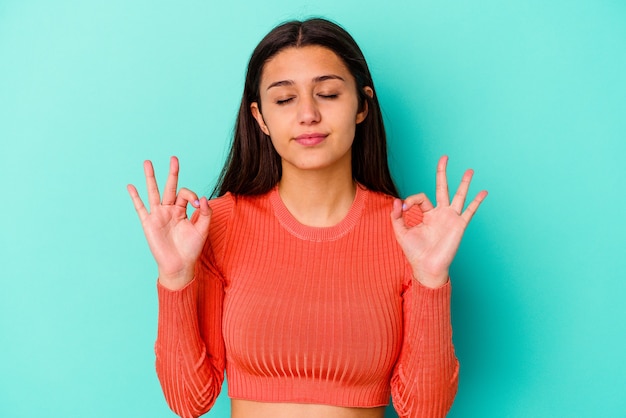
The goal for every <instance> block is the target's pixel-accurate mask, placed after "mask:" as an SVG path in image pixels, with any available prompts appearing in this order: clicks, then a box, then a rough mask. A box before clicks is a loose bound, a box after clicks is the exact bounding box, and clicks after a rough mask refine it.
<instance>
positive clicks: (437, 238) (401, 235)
mask: <svg viewBox="0 0 626 418" xmlns="http://www.w3.org/2000/svg"><path fill="white" fill-rule="evenodd" d="M447 163H448V157H446V156H443V157H441V159H440V160H439V163H438V165H437V192H436V195H437V196H436V197H437V207H434V206H433V204H432V203H431V202H430V200H428V198H427V197H426V195H425V194H423V193H420V194H417V195H413V196H410V197H408V198H406V199H405V200H404V203H402V201H400V199H396V200H395V201H394V203H393V210H392V212H391V219H392V224H393V228H394V232H395V235H396V239H397V240H398V243H399V244H400V246H401V247H402V250H403V251H404V254H405V255H406V257H407V259H408V261H409V263H410V264H411V267H412V268H413V275H414V277H415V278H416V279H417V280H419V281H420V282H421V283H422V284H423V285H425V286H427V287H438V286H441V285H443V284H445V283H446V281H447V280H448V272H449V269H450V264H451V263H452V260H453V259H454V256H455V254H456V252H457V249H458V248H459V245H460V243H461V238H462V237H463V233H464V232H465V228H466V227H467V225H468V224H469V221H470V220H471V219H472V216H474V214H475V213H476V210H477V209H478V206H479V205H480V204H481V202H482V201H483V200H484V199H485V197H486V196H487V191H485V190H483V191H481V192H479V193H478V194H477V195H476V197H475V198H474V200H472V201H471V202H470V204H469V205H468V206H467V208H466V209H465V210H463V207H464V206H465V199H466V197H467V191H468V189H469V186H470V181H471V179H472V175H473V174H474V172H473V171H472V170H467V171H466V172H465V174H464V175H463V179H462V180H461V184H460V186H459V188H458V190H457V191H456V194H455V195H454V198H453V199H452V202H450V197H449V195H448V180H447V177H446V165H447ZM413 205H417V206H418V207H419V208H420V209H421V211H422V212H423V214H424V217H423V220H422V223H420V224H418V225H416V226H413V227H408V226H407V224H406V223H405V220H404V218H403V216H402V213H403V211H406V210H408V209H409V208H411V207H412V206H413Z"/></svg>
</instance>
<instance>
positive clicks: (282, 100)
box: [276, 97, 293, 105]
mask: <svg viewBox="0 0 626 418" xmlns="http://www.w3.org/2000/svg"><path fill="white" fill-rule="evenodd" d="M292 100H293V97H289V98H288V99H281V100H276V104H277V105H284V104H287V103H289V102H290V101H292Z"/></svg>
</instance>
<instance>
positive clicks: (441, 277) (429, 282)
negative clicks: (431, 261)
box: [413, 271, 450, 289]
mask: <svg viewBox="0 0 626 418" xmlns="http://www.w3.org/2000/svg"><path fill="white" fill-rule="evenodd" d="M413 277H414V278H415V280H417V281H418V282H420V284H421V285H422V286H424V287H428V288H431V289H436V288H438V287H441V286H443V285H445V284H446V283H448V280H450V276H449V273H448V272H447V271H446V272H445V273H440V274H428V273H423V272H413Z"/></svg>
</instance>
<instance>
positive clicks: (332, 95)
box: [318, 94, 339, 99]
mask: <svg viewBox="0 0 626 418" xmlns="http://www.w3.org/2000/svg"><path fill="white" fill-rule="evenodd" d="M318 96H319V97H321V98H322V99H336V98H337V97H339V95H338V94H318Z"/></svg>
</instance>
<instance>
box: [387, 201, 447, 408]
mask: <svg viewBox="0 0 626 418" xmlns="http://www.w3.org/2000/svg"><path fill="white" fill-rule="evenodd" d="M412 209H413V208H412ZM409 212H411V213H410V214H409V216H410V218H411V219H408V222H409V224H410V225H411V226H412V225H415V224H417V223H420V222H421V220H422V216H421V212H419V210H418V209H417V208H415V210H410V211H409ZM405 277H406V279H405V283H404V286H403V294H402V297H403V302H402V303H403V305H402V306H403V318H404V319H403V328H404V335H403V341H402V348H401V351H400V356H399V357H398V361H397V363H396V366H395V368H394V371H393V374H392V377H391V394H392V399H393V404H394V407H395V409H396V412H397V413H398V415H399V416H400V418H422V417H428V418H431V417H445V416H446V414H447V413H448V411H449V410H450V408H451V406H452V402H453V401H454V397H455V395H456V392H457V387H458V376H459V362H458V360H457V358H456V355H455V354H454V346H453V344H452V324H451V320H450V319H451V318H450V298H451V285H450V281H448V282H446V284H444V285H443V286H441V287H438V288H435V289H432V288H428V287H426V286H424V285H422V284H421V283H419V281H417V280H416V279H415V278H413V274H412V271H411V268H410V266H408V263H407V270H406V273H405Z"/></svg>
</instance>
